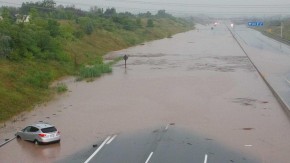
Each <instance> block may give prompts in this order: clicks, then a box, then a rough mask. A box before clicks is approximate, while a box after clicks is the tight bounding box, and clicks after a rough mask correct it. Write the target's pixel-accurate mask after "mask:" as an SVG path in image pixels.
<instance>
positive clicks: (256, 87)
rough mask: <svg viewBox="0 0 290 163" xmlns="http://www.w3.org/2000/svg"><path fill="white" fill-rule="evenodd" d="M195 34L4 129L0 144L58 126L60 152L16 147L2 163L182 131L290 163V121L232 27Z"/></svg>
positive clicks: (161, 43)
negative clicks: (25, 130) (130, 136)
mask: <svg viewBox="0 0 290 163" xmlns="http://www.w3.org/2000/svg"><path fill="white" fill-rule="evenodd" d="M198 28H199V29H200V30H198V31H197V30H195V31H189V32H186V33H181V34H178V35H175V36H173V38H166V39H162V40H157V41H153V42H148V43H145V44H144V45H140V46H136V47H133V48H129V49H125V50H122V51H116V52H112V53H110V54H108V55H107V56H106V58H112V57H115V56H123V55H124V54H127V55H129V59H128V61H127V69H125V67H124V63H123V61H120V62H119V63H117V64H116V65H115V66H114V68H113V73H112V74H108V75H104V76H102V77H100V78H98V79H95V80H94V81H93V82H86V81H82V82H75V81H74V78H68V79H66V80H64V81H63V82H65V83H66V84H67V85H68V88H69V92H67V93H65V94H63V95H60V96H58V97H56V98H55V99H54V100H53V101H51V102H48V103H46V104H42V105H40V106H38V107H36V108H35V110H34V111H31V112H28V113H23V114H22V115H19V116H17V117H15V118H13V120H11V121H9V122H7V123H6V126H5V127H4V126H2V128H1V129H0V134H1V135H0V139H1V140H0V141H3V140H4V139H6V138H11V137H13V134H14V133H15V132H16V131H17V130H19V129H21V128H22V127H24V126H25V125H27V124H30V123H33V122H36V121H40V120H41V121H47V122H50V123H52V124H54V125H56V127H57V128H58V129H59V130H60V131H61V135H62V140H61V143H60V144H51V145H45V146H35V145H34V144H32V143H29V142H24V141H17V140H13V141H11V142H10V143H8V144H7V145H5V146H3V147H1V148H0V160H1V161H0V162H5V163H9V162H20V161H21V162H27V163H32V162H54V161H58V160H62V159H64V158H66V157H69V156H71V155H73V154H74V153H75V152H77V151H79V150H81V149H84V148H87V147H89V146H92V144H93V143H95V142H96V141H99V140H101V139H102V138H104V137H106V136H107V135H111V134H115V133H126V132H134V131H139V130H142V129H146V128H152V127H156V126H164V125H166V124H169V123H175V125H176V126H180V127H182V128H185V129H187V131H189V132H190V131H192V132H193V133H199V134H200V135H204V136H206V137H207V138H210V139H213V140H215V141H217V142H219V143H220V144H222V145H224V146H226V147H228V148H230V149H233V150H235V151H240V152H242V153H245V154H248V155H251V156H253V157H255V158H257V159H258V160H259V161H260V162H261V163H273V162H281V163H286V162H289V152H290V137H289V135H290V127H289V125H290V123H289V119H288V118H287V116H286V115H285V113H284V112H283V110H282V108H281V107H280V106H279V104H278V103H277V101H276V99H275V98H274V97H273V95H272V94H271V92H270V90H269V89H268V88H267V86H266V85H265V83H264V82H263V80H262V79H261V78H260V76H259V74H258V73H257V72H256V71H255V69H254V68H253V66H252V65H251V64H250V62H249V60H248V59H247V58H246V56H245V54H244V53H243V51H242V50H241V49H240V47H239V46H238V44H237V43H236V42H235V40H234V39H233V38H232V36H231V35H230V33H229V32H228V31H227V30H226V27H225V26H223V25H220V26H218V27H216V28H215V30H210V26H198Z"/></svg>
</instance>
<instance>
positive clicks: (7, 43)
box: [0, 34, 12, 58]
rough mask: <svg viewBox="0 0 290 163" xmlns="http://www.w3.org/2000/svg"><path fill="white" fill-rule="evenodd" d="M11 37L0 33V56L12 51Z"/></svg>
mask: <svg viewBox="0 0 290 163" xmlns="http://www.w3.org/2000/svg"><path fill="white" fill-rule="evenodd" d="M11 41H12V39H11V37H10V36H6V35H3V34H0V57H1V58H7V57H8V56H9V54H10V53H11V51H12V47H11V44H12V43H11Z"/></svg>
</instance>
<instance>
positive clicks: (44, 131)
mask: <svg viewBox="0 0 290 163" xmlns="http://www.w3.org/2000/svg"><path fill="white" fill-rule="evenodd" d="M41 131H42V132H43V133H49V132H55V131H57V130H56V128H55V127H48V128H43V129H41Z"/></svg>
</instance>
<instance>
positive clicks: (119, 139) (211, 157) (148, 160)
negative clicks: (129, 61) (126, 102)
mask: <svg viewBox="0 0 290 163" xmlns="http://www.w3.org/2000/svg"><path fill="white" fill-rule="evenodd" d="M249 146H250V145H249ZM60 162H71V163H72V162H76V163H77V162H84V163H190V162H194V163H213V162H216V163H257V162H258V161H257V160H255V158H254V157H252V156H249V155H246V154H245V153H243V152H240V151H235V150H233V149H229V148H228V147H226V146H223V145H221V144H219V143H218V142H216V141H215V140H214V139H211V138H208V137H203V136H201V135H198V134H196V135H194V134H192V133H190V132H187V131H186V130H185V129H182V128H179V127H177V126H175V125H174V124H173V125H170V124H168V125H166V126H163V127H160V128H155V129H151V130H149V129H147V130H143V131H139V132H138V133H131V134H128V133H124V134H121V133H119V134H113V135H110V136H108V137H107V138H105V139H104V140H103V141H101V142H98V143H97V144H95V145H94V147H92V149H91V150H89V151H87V152H85V151H82V152H79V153H76V154H75V156H74V157H72V158H68V159H65V160H61V161H60Z"/></svg>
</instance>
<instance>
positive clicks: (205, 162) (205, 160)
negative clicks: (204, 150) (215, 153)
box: [204, 154, 207, 163]
mask: <svg viewBox="0 0 290 163" xmlns="http://www.w3.org/2000/svg"><path fill="white" fill-rule="evenodd" d="M204 163H207V154H206V155H205V156H204Z"/></svg>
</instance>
